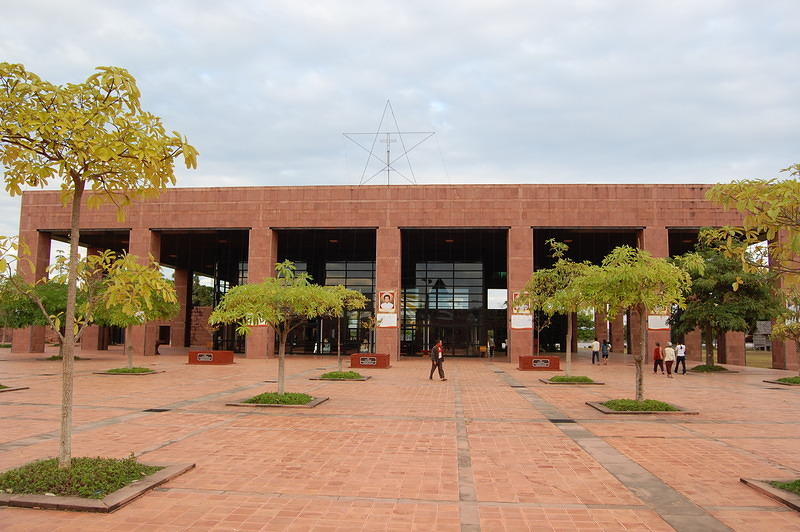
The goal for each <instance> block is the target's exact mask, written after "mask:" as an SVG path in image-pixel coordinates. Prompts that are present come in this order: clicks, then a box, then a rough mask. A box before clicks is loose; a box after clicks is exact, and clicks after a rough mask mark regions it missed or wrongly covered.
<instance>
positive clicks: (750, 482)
mask: <svg viewBox="0 0 800 532" xmlns="http://www.w3.org/2000/svg"><path fill="white" fill-rule="evenodd" d="M794 480H795V479H789V480H781V482H792V481H794ZM739 482H741V483H742V484H744V485H746V486H750V487H751V488H753V489H754V490H756V491H757V492H759V493H761V494H762V495H766V496H767V497H769V498H770V499H774V500H776V501H778V502H779V503H782V504H785V505H786V506H788V507H789V508H791V509H792V510H795V511H797V512H800V495H797V494H795V493H792V492H791V491H786V490H782V489H780V488H776V487H775V486H773V485H771V484H770V481H769V480H755V479H752V478H740V479H739Z"/></svg>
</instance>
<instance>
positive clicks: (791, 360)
mask: <svg viewBox="0 0 800 532" xmlns="http://www.w3.org/2000/svg"><path fill="white" fill-rule="evenodd" d="M787 237H788V235H787V233H786V231H780V232H779V233H778V236H777V239H778V241H782V240H785V239H786V238H787ZM770 260H771V261H772V260H775V258H774V257H771V258H770ZM785 277H786V276H785V275H781V276H780V277H779V278H778V288H780V289H783V288H784V287H785V285H786V279H785ZM772 367H773V368H774V369H791V370H797V369H800V353H798V352H797V347H796V346H795V343H794V341H793V340H772Z"/></svg>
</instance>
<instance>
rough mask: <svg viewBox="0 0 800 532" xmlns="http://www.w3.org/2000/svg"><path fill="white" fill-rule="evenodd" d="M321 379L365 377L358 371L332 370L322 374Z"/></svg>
mask: <svg viewBox="0 0 800 532" xmlns="http://www.w3.org/2000/svg"><path fill="white" fill-rule="evenodd" d="M320 378H321V379H334V380H337V379H363V378H364V376H363V375H362V374H361V373H359V372H357V371H330V372H328V373H325V374H323V375H321V376H320Z"/></svg>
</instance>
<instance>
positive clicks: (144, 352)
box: [126, 228, 161, 356]
mask: <svg viewBox="0 0 800 532" xmlns="http://www.w3.org/2000/svg"><path fill="white" fill-rule="evenodd" d="M128 253H130V254H131V255H136V256H137V257H138V258H139V262H141V263H146V262H147V261H149V260H150V257H151V256H152V257H153V259H155V260H156V261H158V260H159V259H160V257H161V235H160V234H159V233H157V232H155V231H151V230H150V229H148V228H135V229H131V232H130V236H129V242H128ZM126 333H130V339H129V341H128V347H129V348H130V347H133V354H134V355H138V356H150V355H155V354H156V340H158V324H150V323H146V324H144V325H136V326H133V327H128V329H127V330H126ZM126 356H127V355H126Z"/></svg>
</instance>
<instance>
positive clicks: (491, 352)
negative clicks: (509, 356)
mask: <svg viewBox="0 0 800 532" xmlns="http://www.w3.org/2000/svg"><path fill="white" fill-rule="evenodd" d="M486 350H487V351H489V358H494V338H492V337H491V336H490V337H489V340H488V341H487V342H486Z"/></svg>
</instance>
